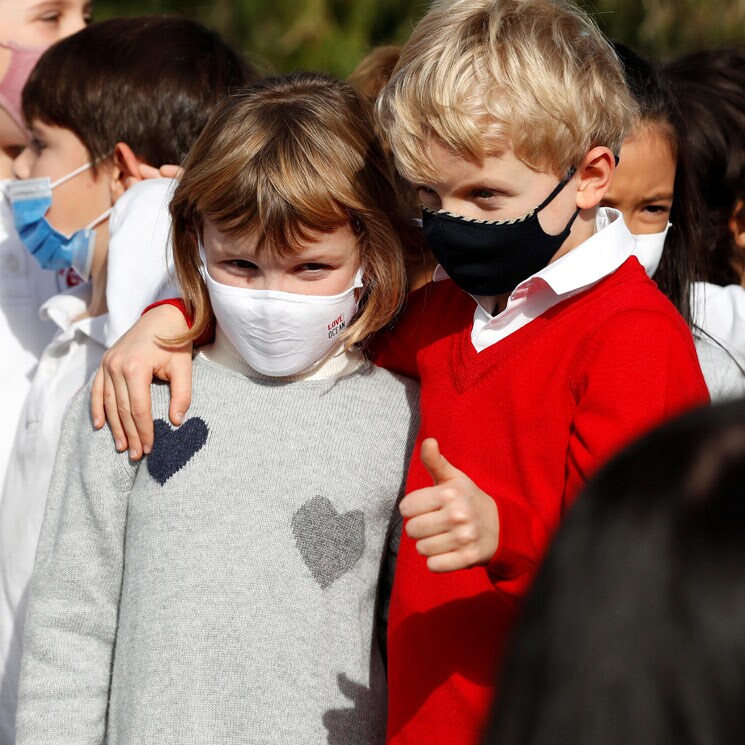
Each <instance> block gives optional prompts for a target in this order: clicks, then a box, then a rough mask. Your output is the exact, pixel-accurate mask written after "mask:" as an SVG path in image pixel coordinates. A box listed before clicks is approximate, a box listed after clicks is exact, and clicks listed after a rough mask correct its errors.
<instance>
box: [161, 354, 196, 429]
mask: <svg viewBox="0 0 745 745" xmlns="http://www.w3.org/2000/svg"><path fill="white" fill-rule="evenodd" d="M191 372H192V361H191V347H190V348H189V352H188V353H184V354H179V355H178V356H176V357H174V358H173V359H172V360H171V361H170V362H169V366H168V370H167V372H166V380H168V381H169V382H170V384H171V405H170V407H169V409H168V416H169V417H170V418H171V422H172V423H173V424H175V425H177V426H178V425H179V424H181V423H182V422H183V421H184V416H185V414H186V412H187V411H188V410H189V407H190V406H191Z"/></svg>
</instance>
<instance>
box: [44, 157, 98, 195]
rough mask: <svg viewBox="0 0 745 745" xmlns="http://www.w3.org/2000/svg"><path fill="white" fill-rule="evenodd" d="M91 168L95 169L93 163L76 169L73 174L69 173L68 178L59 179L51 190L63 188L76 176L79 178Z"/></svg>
mask: <svg viewBox="0 0 745 745" xmlns="http://www.w3.org/2000/svg"><path fill="white" fill-rule="evenodd" d="M89 168H93V163H85V164H84V165H82V166H80V168H76V169H75V170H74V171H73V172H72V173H68V174H67V175H66V176H63V177H62V178H59V179H57V180H56V181H55V182H54V183H52V184H51V185H50V187H49V188H50V189H55V188H57V187H58V186H61V185H62V184H65V183H67V182H68V181H70V180H71V179H74V178H75V176H79V175H80V174H81V173H85V172H86V171H87V170H88V169H89Z"/></svg>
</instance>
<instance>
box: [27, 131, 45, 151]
mask: <svg viewBox="0 0 745 745" xmlns="http://www.w3.org/2000/svg"><path fill="white" fill-rule="evenodd" d="M29 147H30V148H31V151H32V152H34V153H36V154H37V155H38V154H39V153H41V151H42V150H44V148H45V147H46V145H45V144H44V142H42V140H40V139H39V138H38V137H36V136H35V135H34V136H32V137H31V140H30V141H29Z"/></svg>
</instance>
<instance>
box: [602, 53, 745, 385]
mask: <svg viewBox="0 0 745 745" xmlns="http://www.w3.org/2000/svg"><path fill="white" fill-rule="evenodd" d="M615 49H616V52H617V53H618V54H619V56H620V58H621V61H622V63H623V66H624V74H625V76H626V81H627V83H628V85H629V90H630V91H631V94H632V96H633V97H634V100H635V101H636V102H637V104H638V106H639V118H638V120H637V123H636V125H635V126H634V129H633V130H632V132H631V134H630V135H629V136H628V137H627V138H626V140H625V141H624V143H623V146H622V147H621V161H620V163H619V165H618V167H617V168H616V172H615V174H614V176H613V181H612V182H611V186H610V189H609V190H608V191H607V193H606V195H605V197H604V198H603V204H604V205H605V206H608V207H615V208H617V209H619V210H621V212H622V213H623V216H624V219H625V221H626V223H627V225H628V226H629V228H630V230H631V232H632V233H634V237H635V239H636V251H635V254H636V257H637V258H638V259H639V261H640V262H641V264H642V266H644V268H645V269H646V270H647V274H649V276H650V277H654V280H655V282H657V285H658V286H659V288H660V289H661V290H662V291H663V292H664V293H665V294H666V295H667V296H668V297H669V298H670V300H671V301H672V302H673V303H674V304H675V306H676V307H677V308H678V310H679V311H680V313H681V315H682V316H683V317H684V318H685V319H686V321H687V322H688V324H689V325H690V326H692V328H693V334H694V340H695V343H696V351H697V352H698V357H699V362H700V363H701V367H702V370H703V372H704V377H705V379H706V382H707V385H708V387H709V393H710V394H711V397H712V398H713V399H720V398H729V397H732V396H737V395H742V394H743V393H745V375H743V369H742V368H741V367H740V366H739V363H738V362H737V360H736V358H735V357H734V356H733V355H732V354H730V353H729V352H728V351H727V349H726V348H725V347H723V346H721V345H720V344H718V343H717V342H716V341H715V340H714V339H712V338H711V337H710V336H707V335H706V333H705V332H703V331H702V329H701V328H699V327H698V326H696V325H695V324H694V323H693V320H692V313H691V292H692V287H693V283H694V280H695V279H696V278H697V277H700V276H701V271H702V270H701V265H702V264H704V263H706V252H705V251H704V250H702V240H701V229H702V223H703V222H704V221H703V220H702V216H703V215H705V214H706V212H705V209H704V206H703V204H702V200H701V196H700V194H699V185H698V184H697V183H696V180H695V178H694V176H693V172H692V167H691V163H690V160H691V156H690V154H689V152H688V146H687V143H686V131H687V128H688V126H689V125H688V123H687V122H686V121H685V120H684V119H683V117H682V115H681V114H680V111H679V106H678V104H677V103H676V100H675V96H674V95H673V93H672V91H671V89H670V83H669V82H668V81H667V80H665V79H663V77H662V76H661V75H660V73H659V71H658V70H657V69H655V67H654V66H653V65H652V64H651V63H649V62H648V61H646V60H644V59H643V58H641V57H640V56H639V55H638V54H636V53H635V52H634V51H632V50H631V49H629V48H627V47H624V46H623V45H621V44H616V45H615ZM663 248H664V250H663Z"/></svg>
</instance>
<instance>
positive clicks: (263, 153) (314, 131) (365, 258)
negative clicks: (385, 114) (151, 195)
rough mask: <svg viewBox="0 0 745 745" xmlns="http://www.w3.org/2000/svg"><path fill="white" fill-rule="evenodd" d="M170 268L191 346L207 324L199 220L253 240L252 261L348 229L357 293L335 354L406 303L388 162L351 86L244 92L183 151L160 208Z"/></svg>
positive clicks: (291, 83) (332, 83)
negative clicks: (168, 220) (180, 168)
mask: <svg viewBox="0 0 745 745" xmlns="http://www.w3.org/2000/svg"><path fill="white" fill-rule="evenodd" d="M171 215H172V218H173V234H174V238H173V240H174V262H175V266H176V273H177V276H178V281H179V283H180V286H181V290H182V292H183V295H184V300H185V303H186V306H187V309H188V311H189V313H190V314H191V316H192V319H193V325H192V328H191V330H190V331H189V333H188V334H187V335H185V336H184V337H182V338H181V339H180V340H179V341H186V340H190V339H192V340H193V339H196V338H197V337H199V336H200V335H202V334H203V332H204V330H205V329H206V328H207V326H208V325H209V324H210V322H211V321H212V320H213V316H212V308H211V305H210V301H209V294H208V292H207V288H206V285H205V283H204V280H203V278H202V275H201V272H200V268H201V260H200V256H199V251H198V243H197V241H198V235H199V234H200V233H201V230H202V226H203V224H204V221H205V220H209V221H210V222H211V223H212V224H213V225H214V226H215V227H216V228H217V229H218V230H219V231H220V232H222V233H224V234H227V235H230V236H232V237H238V238H242V237H246V236H248V235H249V234H251V235H254V236H255V235H258V236H259V242H258V250H259V251H276V252H278V253H280V254H282V255H287V254H291V253H293V252H295V251H297V250H298V247H299V243H300V242H301V241H307V240H309V239H310V238H311V231H321V232H330V231H332V230H334V229H336V228H338V227H341V226H343V225H346V224H349V225H350V226H351V228H352V230H353V231H354V233H355V235H356V236H357V246H358V251H359V261H360V264H361V266H362V267H363V272H364V279H363V281H364V291H363V295H362V298H361V299H360V303H359V311H358V313H357V315H356V317H355V319H354V320H353V322H352V323H351V324H350V326H349V327H348V329H347V335H346V337H345V342H346V344H347V346H350V345H352V344H356V343H359V342H361V341H362V340H364V339H365V338H366V337H368V336H369V335H370V334H372V333H374V332H375V331H378V330H379V329H381V328H382V327H383V326H385V325H386V324H387V323H388V322H389V321H391V319H392V318H393V316H394V315H395V313H396V311H397V310H398V308H399V307H400V305H401V303H402V301H403V298H404V295H405V291H406V273H405V268H404V252H403V248H402V244H401V236H402V235H405V234H406V233H407V232H411V228H409V227H408V226H407V225H406V221H405V219H404V218H403V217H402V216H401V215H400V214H399V204H398V199H397V194H396V189H395V187H394V176H393V168H392V164H391V162H390V160H389V159H388V158H387V157H386V156H385V154H384V152H383V149H382V147H381V145H380V143H379V142H378V140H377V139H376V136H375V132H374V127H373V122H372V112H371V109H370V106H369V104H368V102H367V101H366V100H365V98H364V97H363V96H362V95H361V94H359V93H357V92H356V91H355V90H354V89H353V88H351V86H348V85H346V84H345V83H341V82H339V81H336V80H333V79H331V78H328V77H326V76H323V75H318V74H313V73H299V74H294V75H289V76H286V77H281V78H271V79H267V80H264V81H262V82H260V83H257V84H255V85H253V86H251V87H250V88H247V89H246V90H245V91H244V92H243V93H241V94H240V95H238V96H236V97H234V98H232V99H231V100H229V101H227V102H226V104H225V105H224V106H223V107H222V108H221V109H220V110H219V111H218V112H216V114H215V116H213V117H212V119H211V120H210V122H209V124H208V125H207V127H206V128H205V130H204V132H203V134H202V136H201V137H200V138H199V140H198V141H197V143H196V144H195V145H194V147H193V149H192V150H191V152H190V154H189V156H188V158H187V160H186V163H185V172H184V175H183V178H182V179H181V182H180V184H179V186H178V188H177V189H176V192H175V194H174V198H173V200H172V202H171Z"/></svg>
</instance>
